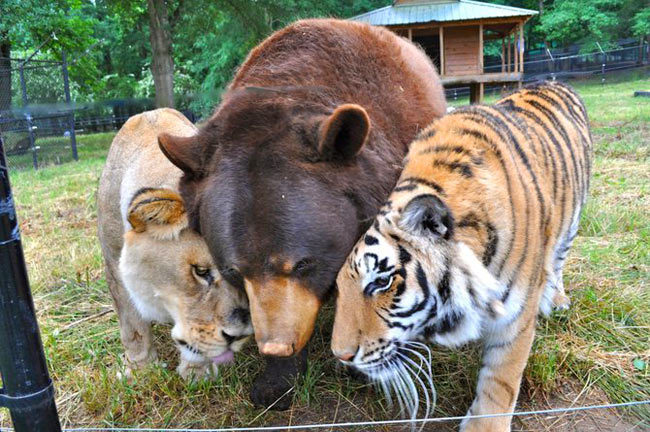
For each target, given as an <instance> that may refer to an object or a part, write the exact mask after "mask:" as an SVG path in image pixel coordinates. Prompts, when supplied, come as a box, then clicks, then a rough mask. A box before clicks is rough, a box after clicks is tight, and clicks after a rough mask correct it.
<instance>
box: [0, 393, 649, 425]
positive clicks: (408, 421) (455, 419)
mask: <svg viewBox="0 0 650 432" xmlns="http://www.w3.org/2000/svg"><path fill="white" fill-rule="evenodd" d="M648 404H650V400H643V401H632V402H623V403H617V404H602V405H588V406H577V407H574V406H572V407H565V408H551V409H545V410H533V411H516V412H514V413H500V414H482V415H471V416H455V417H432V418H422V419H400V420H379V421H362V422H340V423H314V424H297V425H295V424H294V425H282V426H250V427H226V428H212V429H192V428H151V427H81V426H74V427H69V428H63V429H62V430H63V432H129V431H137V432H253V431H279V430H319V429H332V430H350V429H355V428H360V427H368V426H371V427H378V426H399V425H406V426H413V427H416V426H424V425H427V424H431V423H446V422H461V421H463V420H465V419H486V418H496V417H510V416H512V417H529V416H538V415H543V416H558V415H561V414H567V413H576V412H579V411H592V410H600V409H614V408H618V409H620V408H626V407H634V406H640V405H648ZM13 430H14V429H13V428H0V432H10V431H13Z"/></svg>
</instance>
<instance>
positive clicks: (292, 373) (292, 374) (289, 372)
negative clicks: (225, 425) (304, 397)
mask: <svg viewBox="0 0 650 432" xmlns="http://www.w3.org/2000/svg"><path fill="white" fill-rule="evenodd" d="M264 359H265V360H266V368H265V369H264V371H263V372H262V373H261V374H259V375H258V376H257V377H256V378H255V381H254V382H253V388H252V390H251V400H252V401H253V403H254V404H255V405H257V406H260V407H263V408H268V407H269V406H271V405H273V407H272V408H271V409H274V410H280V411H282V410H286V409H289V406H291V400H292V396H293V392H289V389H291V386H293V383H294V381H295V380H296V378H297V377H298V375H300V374H303V373H305V371H306V370H307V348H306V347H305V348H303V349H302V351H300V352H299V353H298V354H296V355H294V356H292V357H267V356H265V357H264Z"/></svg>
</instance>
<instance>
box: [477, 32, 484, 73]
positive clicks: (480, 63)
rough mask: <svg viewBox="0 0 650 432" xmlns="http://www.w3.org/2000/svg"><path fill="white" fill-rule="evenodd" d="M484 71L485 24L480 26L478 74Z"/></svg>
mask: <svg viewBox="0 0 650 432" xmlns="http://www.w3.org/2000/svg"><path fill="white" fill-rule="evenodd" d="M483 72H484V71H483V24H479V25H478V73H479V74H482V73H483Z"/></svg>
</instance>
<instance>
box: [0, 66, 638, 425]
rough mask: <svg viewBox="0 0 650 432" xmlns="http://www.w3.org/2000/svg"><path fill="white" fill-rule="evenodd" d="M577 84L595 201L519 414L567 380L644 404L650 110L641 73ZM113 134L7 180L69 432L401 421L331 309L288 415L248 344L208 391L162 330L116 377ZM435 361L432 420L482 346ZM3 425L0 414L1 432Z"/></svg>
mask: <svg viewBox="0 0 650 432" xmlns="http://www.w3.org/2000/svg"><path fill="white" fill-rule="evenodd" d="M573 84H574V85H575V87H576V88H577V90H578V92H579V93H580V94H581V95H582V97H583V99H584V100H585V103H586V104H587V108H588V111H589V114H590V118H591V122H592V127H593V128H592V130H593V136H594V139H595V148H596V152H595V153H596V154H595V169H594V176H593V180H592V189H591V198H590V201H589V204H588V206H587V207H586V209H585V212H584V215H583V219H582V222H581V227H580V233H579V236H578V238H577V240H576V242H575V245H574V248H573V250H572V252H571V254H570V256H569V261H568V263H567V266H566V269H565V285H566V287H567V289H568V291H569V295H570V297H571V298H572V301H573V305H572V308H571V309H570V310H569V311H567V312H563V313H560V314H556V315H554V316H553V317H551V318H550V319H541V320H540V322H539V324H538V332H537V337H536V340H535V345H534V347H533V351H532V354H531V357H530V360H529V363H528V367H527V368H526V372H525V377H524V382H523V387H522V396H521V397H520V404H521V405H522V406H523V407H526V408H540V407H541V408H543V407H547V406H548V402H546V400H547V399H548V398H549V397H552V395H554V394H558V393H560V394H561V393H562V391H563V390H562V389H563V388H564V385H565V384H566V383H567V382H569V383H574V384H577V385H578V388H579V390H581V391H584V393H589V392H592V391H595V390H596V389H597V390H598V394H599V395H602V398H603V399H604V400H608V401H611V402H623V401H630V400H642V399H650V336H649V335H650V331H649V330H650V276H649V275H650V190H649V189H650V160H649V159H650V154H649V148H650V100H648V99H642V98H633V97H632V93H633V91H634V90H638V89H642V88H648V75H647V71H646V72H641V73H637V74H632V75H629V74H628V75H624V76H619V77H615V78H611V79H609V78H608V82H607V84H606V85H604V86H603V85H601V84H600V81H599V80H594V81H583V82H574V83H573ZM111 138H112V135H111V134H98V135H93V136H85V137H79V155H80V161H79V162H76V163H66V164H62V165H59V166H51V167H46V168H43V169H40V170H38V171H32V170H18V171H13V172H12V173H11V180H12V184H13V186H14V191H15V195H16V202H17V205H18V215H19V217H20V225H21V229H22V234H23V240H24V248H25V254H26V257H27V261H28V265H29V272H30V280H31V283H32V288H33V293H34V298H35V303H36V309H37V313H38V318H39V322H40V325H41V332H42V337H43V342H44V346H45V351H46V353H47V358H48V361H49V366H50V371H51V374H52V376H53V378H54V381H55V385H56V388H57V404H58V407H59V411H60V416H61V418H62V422H63V423H64V424H65V425H68V426H72V425H93V426H100V427H101V426H141V427H144V426H148V427H179V426H185V427H195V428H199V427H221V426H223V427H225V426H247V425H278V424H296V423H315V422H333V421H346V420H351V421H363V420H379V419H389V418H395V416H396V413H395V412H394V411H391V410H390V409H388V408H387V407H386V405H385V402H384V401H383V399H382V398H381V397H379V396H378V395H377V394H376V393H375V392H374V391H373V389H372V388H371V387H370V386H368V385H366V384H364V383H363V382H361V381H358V380H356V379H354V378H352V377H350V376H348V375H346V374H345V373H343V372H342V371H339V370H338V368H337V367H336V363H335V362H334V360H333V359H332V356H331V355H330V352H329V337H330V331H331V322H332V315H333V308H332V305H331V304H329V305H327V306H326V307H325V310H324V313H323V314H321V318H320V321H319V326H318V327H317V330H316V333H315V336H314V339H313V341H312V343H311V346H310V350H311V354H310V358H311V362H310V366H309V370H308V372H307V374H306V375H305V376H304V377H301V378H300V379H299V380H298V382H297V383H296V393H295V396H294V403H293V405H292V407H291V409H290V410H289V411H286V412H281V413H277V412H272V411H269V412H264V411H262V410H260V409H257V408H254V407H253V406H252V405H251V403H250V402H249V399H248V391H249V389H250V386H251V383H252V381H253V378H254V376H255V375H256V374H257V373H258V372H259V371H260V370H261V368H262V366H263V365H262V362H261V359H260V357H259V355H258V354H257V352H256V349H255V347H254V346H253V345H252V344H249V346H248V347H247V348H246V349H245V351H244V353H242V354H241V355H239V356H238V359H237V362H236V363H235V364H233V365H232V366H229V367H225V368H222V370H221V372H220V375H219V377H218V378H217V379H216V380H215V381H213V382H200V383H194V384H190V383H185V382H183V381H182V380H181V379H180V378H179V377H178V376H177V375H176V374H175V372H173V368H174V367H175V366H176V363H177V359H176V355H175V352H174V348H173V347H172V345H171V343H170V341H169V337H168V334H169V327H165V326H157V327H156V330H155V335H156V338H155V343H156V345H157V347H158V351H159V353H160V355H161V358H162V361H163V364H161V365H158V366H154V367H151V368H148V369H146V370H143V371H140V372H138V373H136V375H135V378H134V380H133V381H132V382H127V381H126V380H124V379H120V378H118V374H117V373H118V371H119V370H120V368H121V365H122V359H121V354H122V346H121V343H120V340H119V328H118V324H117V318H116V315H115V314H114V313H112V312H110V311H111V309H112V304H111V299H110V296H109V294H108V291H107V288H106V282H105V279H104V277H103V274H102V258H101V253H100V249H99V244H98V242H97V239H96V232H95V229H96V228H95V223H96V205H95V201H96V196H95V194H96V188H97V182H98V178H99V175H100V172H101V169H102V166H103V162H104V158H105V154H106V150H107V148H108V146H109V144H110V140H111ZM435 353H436V361H435V362H434V363H435V368H434V375H435V376H434V380H435V383H436V387H437V391H438V405H437V407H436V410H435V413H434V415H436V416H443V415H462V414H463V413H464V412H465V410H466V408H467V406H468V405H469V403H470V402H471V398H472V394H473V389H474V386H475V380H476V376H477V373H478V366H479V365H478V362H477V361H476V359H477V357H478V355H479V350H478V348H477V347H473V346H470V347H468V348H465V349H462V350H455V351H452V350H444V349H438V348H436V349H435ZM569 402H571V401H569ZM582 402H583V399H580V400H579V401H578V402H577V404H581V403H582ZM560 405H562V406H564V405H568V403H562V404H560ZM625 414H626V419H627V421H628V422H631V423H634V422H638V421H645V422H650V412H649V411H648V409H647V408H638V409H635V410H630V411H628V412H626V413H625ZM594 415H595V414H594ZM9 423H10V421H9V418H8V415H7V413H6V411H0V426H8V425H9ZM515 424H516V425H519V426H521V424H520V423H515ZM532 429H533V430H536V429H535V428H534V427H533V428H532ZM375 430H376V429H375ZM379 430H391V429H389V428H388V427H386V428H383V429H379Z"/></svg>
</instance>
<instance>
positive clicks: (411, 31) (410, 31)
mask: <svg viewBox="0 0 650 432" xmlns="http://www.w3.org/2000/svg"><path fill="white" fill-rule="evenodd" d="M408 31H409V33H408V35H409V40H410V41H412V40H413V29H412V28H410V29H409V30H408Z"/></svg>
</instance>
